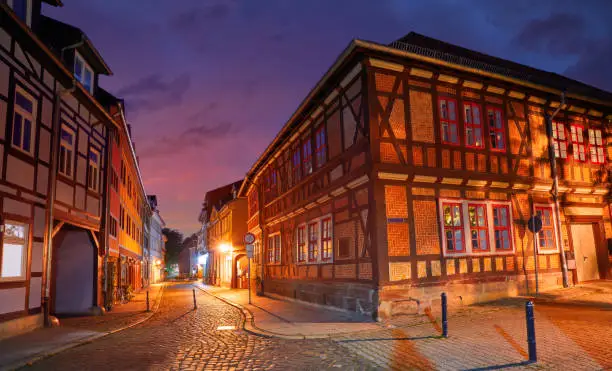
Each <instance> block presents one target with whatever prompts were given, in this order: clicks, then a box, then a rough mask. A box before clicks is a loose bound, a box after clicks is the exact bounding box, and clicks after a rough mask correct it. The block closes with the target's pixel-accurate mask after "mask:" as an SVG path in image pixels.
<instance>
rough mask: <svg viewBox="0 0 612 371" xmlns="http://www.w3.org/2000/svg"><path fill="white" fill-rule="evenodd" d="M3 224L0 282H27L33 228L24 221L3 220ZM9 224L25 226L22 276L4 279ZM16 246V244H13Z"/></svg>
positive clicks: (0, 245)
mask: <svg viewBox="0 0 612 371" xmlns="http://www.w3.org/2000/svg"><path fill="white" fill-rule="evenodd" d="M3 224H4V228H5V229H4V231H3V232H2V234H1V235H2V238H1V239H0V282H23V281H27V279H28V259H29V255H30V244H31V236H30V232H31V230H32V227H31V225H30V224H29V223H27V222H24V221H19V220H14V219H5V220H3ZM7 224H11V225H19V226H23V227H24V229H25V231H24V238H23V239H24V241H23V246H22V249H23V250H22V254H21V273H22V274H21V275H20V276H10V277H8V276H7V277H4V276H2V266H3V263H4V245H5V244H6V243H7V241H6V240H5V239H6V225H7ZM8 243H9V244H10V243H11V242H10V241H9V242H8ZM12 244H15V243H12Z"/></svg>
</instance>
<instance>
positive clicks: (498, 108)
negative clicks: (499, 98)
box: [486, 105, 508, 153]
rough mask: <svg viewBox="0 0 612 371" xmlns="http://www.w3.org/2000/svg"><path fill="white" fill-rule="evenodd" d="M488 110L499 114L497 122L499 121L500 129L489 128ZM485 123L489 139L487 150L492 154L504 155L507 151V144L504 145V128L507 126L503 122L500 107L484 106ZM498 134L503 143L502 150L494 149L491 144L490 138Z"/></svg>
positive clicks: (502, 113)
mask: <svg viewBox="0 0 612 371" xmlns="http://www.w3.org/2000/svg"><path fill="white" fill-rule="evenodd" d="M489 110H491V111H493V112H494V113H495V112H499V120H500V124H501V128H496V127H493V128H491V125H490V123H489ZM486 122H487V131H488V134H489V135H488V137H489V149H490V150H491V151H493V152H502V153H505V152H506V151H507V150H508V143H506V127H507V124H506V122H505V120H504V112H503V110H502V108H501V107H497V106H491V105H487V106H486ZM497 133H500V134H501V143H503V145H504V148H498V147H494V146H493V143H492V142H491V138H492V137H493V134H497ZM495 138H496V140H497V136H495ZM497 143H499V140H497Z"/></svg>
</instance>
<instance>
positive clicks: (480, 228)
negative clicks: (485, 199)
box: [468, 204, 489, 252]
mask: <svg viewBox="0 0 612 371" xmlns="http://www.w3.org/2000/svg"><path fill="white" fill-rule="evenodd" d="M468 217H469V221H470V239H471V240H472V251H473V252H479V251H488V250H489V243H488V236H487V229H488V226H487V207H486V205H484V204H468Z"/></svg>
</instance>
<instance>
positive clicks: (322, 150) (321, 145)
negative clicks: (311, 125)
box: [315, 125, 327, 168]
mask: <svg viewBox="0 0 612 371" xmlns="http://www.w3.org/2000/svg"><path fill="white" fill-rule="evenodd" d="M315 145H316V147H315V161H316V165H317V168H319V167H321V166H322V165H323V164H325V161H327V144H326V142H325V125H321V126H320V127H319V129H317V132H316V134H315Z"/></svg>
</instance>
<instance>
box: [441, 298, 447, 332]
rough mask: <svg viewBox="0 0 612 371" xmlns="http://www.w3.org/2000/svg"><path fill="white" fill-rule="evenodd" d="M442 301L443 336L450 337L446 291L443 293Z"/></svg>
mask: <svg viewBox="0 0 612 371" xmlns="http://www.w3.org/2000/svg"><path fill="white" fill-rule="evenodd" d="M440 296H441V299H442V300H441V301H442V336H444V337H445V338H447V337H448V311H447V304H446V293H445V292H443V293H442V294H441V295H440Z"/></svg>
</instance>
